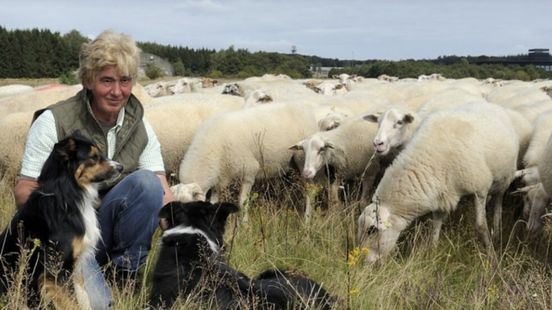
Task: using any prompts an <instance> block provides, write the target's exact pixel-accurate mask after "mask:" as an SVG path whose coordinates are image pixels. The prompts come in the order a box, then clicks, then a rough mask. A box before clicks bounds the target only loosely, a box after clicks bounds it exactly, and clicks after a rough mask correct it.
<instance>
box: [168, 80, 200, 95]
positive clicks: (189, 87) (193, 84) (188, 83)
mask: <svg viewBox="0 0 552 310" xmlns="http://www.w3.org/2000/svg"><path fill="white" fill-rule="evenodd" d="M200 87H202V80H200V79H197V78H181V79H178V80H176V82H175V83H174V85H170V86H169V87H168V89H169V92H170V94H171V95H174V94H182V93H191V92H194V91H196V90H197V89H198V88H200Z"/></svg>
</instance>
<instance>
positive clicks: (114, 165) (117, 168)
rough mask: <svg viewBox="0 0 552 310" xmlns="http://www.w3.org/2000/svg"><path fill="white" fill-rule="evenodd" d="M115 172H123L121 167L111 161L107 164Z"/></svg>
mask: <svg viewBox="0 0 552 310" xmlns="http://www.w3.org/2000/svg"><path fill="white" fill-rule="evenodd" d="M109 164H110V165H111V166H112V167H113V168H114V169H115V170H117V172H119V173H121V172H123V169H124V167H123V165H121V164H120V163H118V162H116V161H114V160H112V161H111V162H110V163H109Z"/></svg>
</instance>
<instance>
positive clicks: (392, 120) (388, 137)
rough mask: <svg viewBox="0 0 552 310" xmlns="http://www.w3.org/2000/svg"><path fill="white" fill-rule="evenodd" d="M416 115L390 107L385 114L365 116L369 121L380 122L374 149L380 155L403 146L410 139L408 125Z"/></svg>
mask: <svg viewBox="0 0 552 310" xmlns="http://www.w3.org/2000/svg"><path fill="white" fill-rule="evenodd" d="M414 117H415V116H414V115H413V114H411V113H406V112H402V111H399V110H398V109H394V108H392V109H389V110H387V111H386V112H385V113H383V115H378V114H368V115H365V116H364V117H363V119H364V120H366V121H369V122H374V123H378V132H377V133H376V137H375V138H374V149H375V151H376V153H377V154H378V155H386V154H388V153H389V151H391V150H392V149H394V148H397V147H400V146H402V145H403V144H404V143H406V141H408V140H409V139H410V136H409V135H408V126H410V124H411V123H412V122H413V121H414Z"/></svg>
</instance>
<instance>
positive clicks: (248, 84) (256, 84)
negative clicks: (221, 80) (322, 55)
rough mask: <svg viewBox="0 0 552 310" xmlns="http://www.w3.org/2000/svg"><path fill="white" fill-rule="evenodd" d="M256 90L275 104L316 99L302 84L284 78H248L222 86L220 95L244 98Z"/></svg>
mask: <svg viewBox="0 0 552 310" xmlns="http://www.w3.org/2000/svg"><path fill="white" fill-rule="evenodd" d="M257 89H261V90H263V91H265V92H267V93H268V94H269V95H270V97H272V99H273V100H274V101H277V102H280V101H289V100H305V99H309V98H315V97H316V94H314V93H313V92H312V91H310V90H309V89H308V88H306V87H305V86H304V85H303V84H302V82H300V81H295V80H290V79H285V78H272V79H267V78H259V77H254V78H248V79H245V80H243V81H240V82H235V83H229V84H226V85H224V88H223V90H222V93H223V94H230V95H235V96H241V97H246V96H247V95H248V94H249V93H251V92H254V91H255V90H257Z"/></svg>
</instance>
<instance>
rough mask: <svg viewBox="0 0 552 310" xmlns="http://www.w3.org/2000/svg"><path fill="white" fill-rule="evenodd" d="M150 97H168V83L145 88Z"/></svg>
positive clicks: (158, 83) (159, 83)
mask: <svg viewBox="0 0 552 310" xmlns="http://www.w3.org/2000/svg"><path fill="white" fill-rule="evenodd" d="M144 89H145V90H146V92H147V93H148V95H150V96H152V97H161V96H164V95H166V93H167V83H165V82H157V83H154V84H150V85H147V86H146V87H144Z"/></svg>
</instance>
